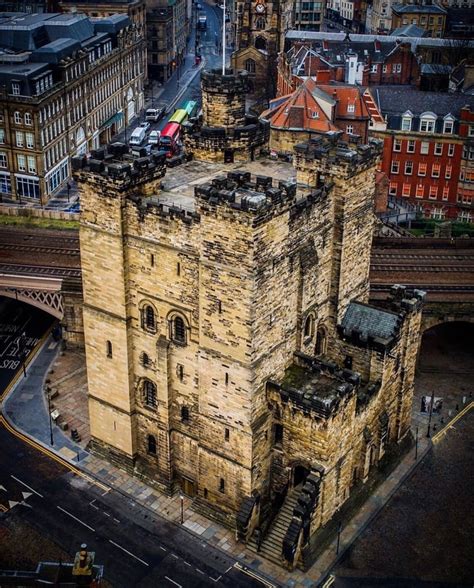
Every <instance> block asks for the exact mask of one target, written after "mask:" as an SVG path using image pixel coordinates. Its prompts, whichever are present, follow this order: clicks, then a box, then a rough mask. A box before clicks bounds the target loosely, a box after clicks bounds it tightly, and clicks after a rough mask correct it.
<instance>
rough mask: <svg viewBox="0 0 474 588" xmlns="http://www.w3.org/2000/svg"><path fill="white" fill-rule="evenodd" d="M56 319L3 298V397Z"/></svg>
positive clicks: (0, 350)
mask: <svg viewBox="0 0 474 588" xmlns="http://www.w3.org/2000/svg"><path fill="white" fill-rule="evenodd" d="M54 320H55V319H54V318H53V317H52V316H51V315H49V314H47V313H45V312H43V311H42V310H39V309H38V308H35V307H34V306H31V305H29V304H23V303H22V302H17V301H16V300H13V299H11V298H4V297H2V296H0V397H1V395H2V393H3V391H4V390H5V389H6V388H7V386H8V384H9V383H10V382H11V381H12V380H13V378H14V377H15V374H16V373H17V372H18V371H19V370H21V369H22V364H23V362H24V361H25V360H26V358H27V357H28V355H29V354H30V353H31V351H32V350H33V348H34V347H35V345H36V344H37V343H38V341H39V340H40V339H41V337H42V336H43V334H44V333H45V332H46V331H47V330H48V328H49V327H50V326H51V325H52V323H53V322H54Z"/></svg>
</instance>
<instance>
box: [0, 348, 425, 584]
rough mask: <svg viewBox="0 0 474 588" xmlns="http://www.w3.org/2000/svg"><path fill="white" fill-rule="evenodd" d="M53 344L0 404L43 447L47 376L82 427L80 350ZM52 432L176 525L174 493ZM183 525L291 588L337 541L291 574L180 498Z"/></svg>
mask: <svg viewBox="0 0 474 588" xmlns="http://www.w3.org/2000/svg"><path fill="white" fill-rule="evenodd" d="M58 348H59V345H58V344H55V343H54V342H53V341H52V339H51V338H50V339H48V340H47V342H46V343H45V346H44V347H43V349H42V351H41V352H40V353H39V354H38V356H37V358H36V360H35V361H34V362H33V363H32V366H31V367H30V368H29V370H28V374H27V377H26V378H22V379H21V380H20V381H19V382H18V385H17V386H16V388H15V389H14V390H13V391H12V392H11V393H10V395H9V397H8V399H7V400H6V401H5V403H4V407H3V412H4V414H5V415H6V416H7V417H8V419H9V420H10V421H11V423H12V424H13V425H14V426H15V427H17V428H19V429H21V430H22V432H24V433H26V434H28V435H29V436H31V437H33V438H35V439H37V440H39V441H40V442H41V443H42V444H43V445H45V446H48V447H50V438H49V423H48V412H47V404H46V401H45V398H44V394H43V384H44V382H45V380H46V379H49V380H51V382H50V383H49V385H50V386H52V387H53V388H55V389H57V390H58V391H59V395H58V396H57V398H55V399H54V403H55V407H56V408H58V410H59V412H60V413H61V414H62V415H64V416H65V418H66V419H70V418H75V419H77V421H76V422H78V423H79V422H80V423H81V425H78V426H77V427H76V428H78V427H79V426H83V427H84V426H87V424H86V423H87V402H86V386H87V383H86V372H85V359H84V355H83V353H81V352H77V351H69V350H67V351H65V352H64V353H63V354H61V353H59V349H58ZM81 364H82V365H81ZM51 369H52V370H53V372H52V373H51ZM53 433H54V446H53V450H54V451H56V452H58V453H59V454H61V455H62V457H65V458H66V459H68V460H70V461H71V462H73V463H74V464H75V465H76V467H80V468H82V469H83V470H84V471H86V472H87V473H89V474H91V475H93V476H94V477H95V478H97V479H98V480H100V481H101V482H103V483H105V484H106V485H108V486H110V487H112V488H113V489H115V490H116V491H119V492H121V493H123V494H124V495H125V496H128V497H130V498H132V499H133V500H135V501H136V502H138V503H140V504H142V505H144V506H145V507H147V508H149V509H150V510H151V511H153V512H154V513H156V514H157V515H160V516H162V517H164V518H166V519H168V520H170V521H173V522H175V523H177V524H179V520H180V508H181V505H180V498H179V496H172V497H169V496H165V495H163V494H161V493H160V492H158V491H156V490H154V489H152V488H150V487H148V486H146V485H145V484H144V483H143V482H141V481H140V480H138V479H137V478H134V477H133V476H130V475H129V474H127V473H126V472H123V471H122V470H120V469H118V468H116V467H114V466H113V465H111V464H109V463H107V462H106V461H105V460H103V459H101V458H99V457H97V456H95V455H92V454H90V453H88V452H87V451H85V450H84V449H83V447H81V446H80V445H77V444H76V443H74V442H73V441H72V440H71V439H70V438H69V437H68V436H67V435H66V434H64V433H63V432H62V431H61V430H60V429H59V428H58V427H53ZM81 436H82V438H83V439H82V441H83V442H84V440H86V439H87V438H88V433H87V431H85V430H84V428H83V429H82V433H81ZM430 447H431V440H430V439H428V438H426V436H420V439H419V443H418V459H417V460H416V461H415V455H414V452H415V448H413V449H412V450H411V451H410V452H409V453H408V454H407V455H406V456H405V458H404V459H403V460H402V462H401V463H400V465H399V466H398V467H397V468H396V469H395V470H394V471H393V472H392V474H391V475H390V476H389V477H388V478H387V479H386V480H385V481H384V482H383V483H382V484H381V485H380V486H379V487H378V488H377V490H376V491H375V493H374V494H373V495H372V496H371V497H370V498H369V500H368V501H367V502H366V503H365V504H364V506H363V507H362V508H361V509H360V510H359V511H358V512H357V514H356V515H355V516H354V517H353V518H352V519H351V521H350V523H349V524H348V525H347V526H346V527H345V528H344V529H343V530H342V532H341V546H340V551H341V552H342V551H343V550H344V549H345V547H347V546H348V545H350V544H351V543H352V542H353V541H354V540H355V539H356V538H357V536H358V535H359V534H360V533H361V531H362V530H363V529H364V528H365V527H366V526H367V525H368V524H369V523H370V521H371V520H372V519H373V518H374V517H375V516H376V515H377V513H378V512H379V510H380V509H381V508H382V507H383V505H384V504H385V503H386V502H387V501H388V500H389V499H390V497H391V495H392V494H393V492H394V491H395V490H396V488H397V487H398V486H399V485H400V483H401V482H402V481H403V480H404V479H405V478H406V477H407V476H408V475H409V474H410V472H412V471H413V469H414V467H415V466H416V464H417V463H419V462H420V460H421V458H422V456H423V455H424V454H425V453H426V452H427V451H428V450H429V448H430ZM78 457H79V461H78V460H77V458H78ZM184 527H186V528H187V529H188V530H189V531H190V532H192V533H194V534H196V535H198V536H200V537H201V538H202V539H204V540H205V541H207V542H208V543H209V544H211V545H213V546H215V547H218V548H220V549H222V550H223V551H225V552H226V553H227V554H229V555H232V556H233V557H235V558H236V559H238V560H240V561H241V562H242V563H243V564H245V565H247V566H248V567H250V568H252V569H254V570H256V571H258V572H259V573H261V574H263V575H265V576H267V577H268V578H271V579H272V581H273V582H275V583H276V584H278V585H281V586H288V587H290V586H291V587H295V588H298V587H305V588H309V587H310V586H318V585H319V583H320V582H321V580H322V579H323V578H324V577H325V576H326V575H327V573H328V572H329V571H330V570H331V569H332V567H333V565H334V563H335V561H336V545H335V543H336V540H335V539H334V541H333V542H332V544H331V545H329V547H328V548H327V549H326V551H325V552H323V554H322V555H321V556H320V557H319V559H318V561H317V562H316V564H315V565H314V566H313V567H312V568H311V569H310V570H309V571H308V572H307V573H303V572H301V571H299V570H296V571H294V572H291V573H290V572H288V571H286V570H284V569H282V568H279V567H278V566H275V565H274V564H272V563H271V562H268V561H267V560H265V559H263V558H260V557H257V556H256V554H255V553H253V552H251V551H249V550H248V549H246V547H245V546H244V545H242V544H241V543H237V542H236V541H235V538H234V534H233V532H231V531H229V530H228V529H226V528H224V527H223V526H222V525H219V524H218V523H216V522H214V521H211V520H209V519H207V518H205V517H203V516H202V515H200V514H198V513H196V512H195V511H194V510H193V507H192V500H191V499H189V498H187V497H186V498H185V500H184Z"/></svg>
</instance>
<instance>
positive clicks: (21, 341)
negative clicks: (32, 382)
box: [16, 292, 27, 378]
mask: <svg viewBox="0 0 474 588" xmlns="http://www.w3.org/2000/svg"><path fill="white" fill-rule="evenodd" d="M16 296H17V300H18V292H16ZM25 339H26V333H25V331H23V333H22V334H21V335H20V337H19V339H18V354H19V356H20V361H21V367H22V368H23V377H24V378H26V355H27V351H26V349H24V345H25Z"/></svg>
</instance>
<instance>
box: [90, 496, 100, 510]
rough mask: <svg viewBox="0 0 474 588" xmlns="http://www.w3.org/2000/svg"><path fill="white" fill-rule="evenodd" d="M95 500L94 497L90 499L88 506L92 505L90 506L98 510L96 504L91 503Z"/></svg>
mask: <svg viewBox="0 0 474 588" xmlns="http://www.w3.org/2000/svg"><path fill="white" fill-rule="evenodd" d="M94 502H95V498H94V500H92V501H91V502H89V506H92V508H95V509H96V510H100V509H99V507H98V506H96V505H95V504H93V503H94Z"/></svg>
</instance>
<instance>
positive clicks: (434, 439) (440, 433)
mask: <svg viewBox="0 0 474 588" xmlns="http://www.w3.org/2000/svg"><path fill="white" fill-rule="evenodd" d="M471 408H474V401H472V402H470V403H469V404H468V405H467V406H465V407H464V408H463V409H462V410H461V412H460V413H458V414H457V415H456V416H455V417H454V418H453V419H452V420H451V421H449V423H448V424H447V425H446V426H445V427H443V428H442V429H441V431H438V432H437V433H436V435H433V437H432V439H431V440H432V442H433V445H435V444H436V443H438V442H439V441H441V437H442V436H443V435H445V434H446V433H447V432H448V431H449V429H450V428H451V427H452V426H453V425H454V423H456V422H457V421H458V420H459V419H460V418H461V417H462V416H464V415H465V414H466V413H467V412H469V411H470V410H471Z"/></svg>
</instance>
